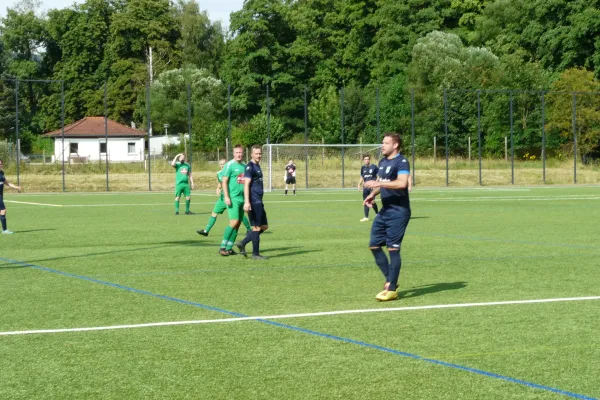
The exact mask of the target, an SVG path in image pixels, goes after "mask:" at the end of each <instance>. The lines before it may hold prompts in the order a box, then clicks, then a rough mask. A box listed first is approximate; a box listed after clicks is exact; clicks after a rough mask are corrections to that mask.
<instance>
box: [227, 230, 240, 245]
mask: <svg viewBox="0 0 600 400" xmlns="http://www.w3.org/2000/svg"><path fill="white" fill-rule="evenodd" d="M230 229H231V235H230V236H229V240H228V241H227V246H225V250H231V249H232V248H233V244H234V243H235V239H236V238H237V235H238V231H237V229H233V228H230Z"/></svg>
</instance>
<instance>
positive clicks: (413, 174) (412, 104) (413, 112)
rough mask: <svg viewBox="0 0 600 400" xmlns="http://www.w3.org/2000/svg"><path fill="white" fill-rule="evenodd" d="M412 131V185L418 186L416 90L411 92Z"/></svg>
mask: <svg viewBox="0 0 600 400" xmlns="http://www.w3.org/2000/svg"><path fill="white" fill-rule="evenodd" d="M410 129H411V138H410V141H411V147H412V151H411V153H412V184H413V186H416V178H415V173H416V171H415V169H416V167H415V89H414V88H413V89H411V90H410Z"/></svg>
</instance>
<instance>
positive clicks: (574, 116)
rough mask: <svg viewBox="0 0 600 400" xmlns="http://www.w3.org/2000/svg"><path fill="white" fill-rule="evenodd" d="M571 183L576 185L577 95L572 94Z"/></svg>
mask: <svg viewBox="0 0 600 400" xmlns="http://www.w3.org/2000/svg"><path fill="white" fill-rule="evenodd" d="M573 183H577V94H576V93H575V92H573Z"/></svg>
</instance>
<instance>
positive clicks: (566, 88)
mask: <svg viewBox="0 0 600 400" xmlns="http://www.w3.org/2000/svg"><path fill="white" fill-rule="evenodd" d="M552 90H553V91H557V92H566V93H565V94H561V95H553V96H551V97H550V98H549V100H550V101H549V104H548V123H547V125H546V128H547V130H548V134H549V135H550V134H556V135H559V136H560V138H561V139H562V145H563V146H562V149H563V151H564V153H566V154H569V153H570V154H571V155H572V154H573V150H574V147H573V143H574V142H573V117H572V105H573V95H575V101H576V113H577V115H576V118H577V119H576V134H577V154H578V156H579V157H580V158H581V160H582V161H585V160H586V159H587V158H588V156H590V154H592V153H594V152H597V151H598V150H600V95H598V94H597V93H598V92H600V82H599V81H598V80H597V79H595V78H594V73H593V72H591V71H587V70H585V69H580V68H572V69H568V70H566V71H564V72H563V73H562V74H560V76H559V78H558V80H556V81H555V82H554V83H553V84H552ZM574 92H578V93H577V94H575V93H574ZM586 92H587V93H586Z"/></svg>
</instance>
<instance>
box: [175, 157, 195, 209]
mask: <svg viewBox="0 0 600 400" xmlns="http://www.w3.org/2000/svg"><path fill="white" fill-rule="evenodd" d="M171 165H172V166H173V168H175V215H179V198H180V197H181V195H182V194H183V195H184V196H185V213H186V214H188V215H190V214H193V212H191V211H190V201H191V198H192V197H191V194H190V186H191V188H192V189H194V180H193V179H192V168H191V166H190V164H188V163H186V162H185V154H182V153H180V154H177V155H176V156H175V158H173V161H172V162H171Z"/></svg>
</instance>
